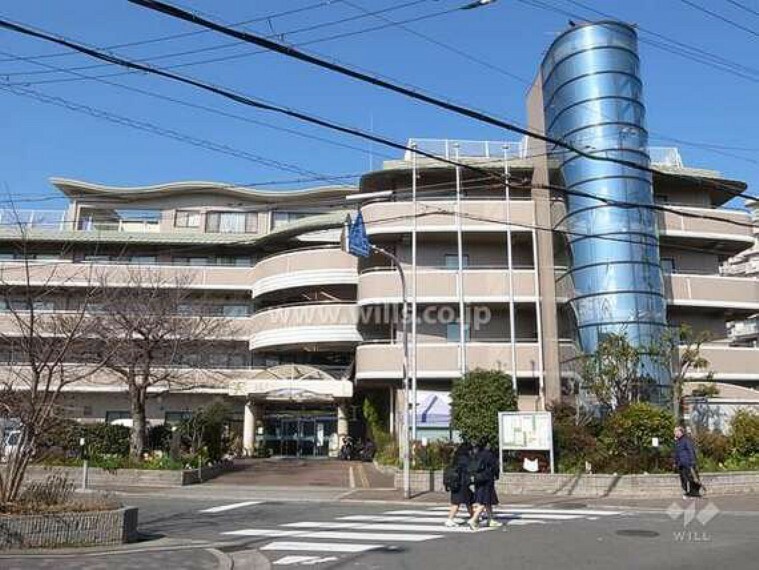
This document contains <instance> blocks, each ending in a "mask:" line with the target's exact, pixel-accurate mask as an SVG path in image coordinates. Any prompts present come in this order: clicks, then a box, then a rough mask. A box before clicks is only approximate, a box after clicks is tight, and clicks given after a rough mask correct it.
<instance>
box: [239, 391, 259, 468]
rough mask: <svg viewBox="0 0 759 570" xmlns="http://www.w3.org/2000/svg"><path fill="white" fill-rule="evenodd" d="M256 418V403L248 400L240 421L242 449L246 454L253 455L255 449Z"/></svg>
mask: <svg viewBox="0 0 759 570" xmlns="http://www.w3.org/2000/svg"><path fill="white" fill-rule="evenodd" d="M256 419H257V418H256V405H255V403H254V402H252V401H250V400H249V401H247V402H245V411H244V415H243V423H242V450H243V454H244V455H247V456H251V455H253V453H254V452H255V450H256Z"/></svg>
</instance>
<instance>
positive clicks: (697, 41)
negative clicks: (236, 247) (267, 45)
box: [0, 0, 759, 208]
mask: <svg viewBox="0 0 759 570" xmlns="http://www.w3.org/2000/svg"><path fill="white" fill-rule="evenodd" d="M466 1H467V0H464V1H456V0H419V1H417V2H415V3H413V5H410V6H406V7H405V8H402V9H397V10H392V11H387V12H385V13H384V14H383V16H384V17H386V18H391V19H394V20H399V21H405V20H409V19H413V18H421V17H425V16H429V17H426V18H425V19H422V20H419V21H417V22H415V23H409V24H406V25H407V26H408V27H409V28H412V29H414V30H417V31H419V32H422V33H424V34H425V35H428V36H430V37H432V38H434V39H435V40H437V41H439V42H443V43H445V44H447V45H449V46H453V47H455V48H457V49H459V50H463V51H465V52H467V53H469V54H472V55H473V56H475V57H476V58H478V59H481V60H483V61H485V62H487V63H489V64H491V65H492V66H496V67H497V68H499V69H500V70H494V69H492V68H488V67H485V66H483V65H481V64H478V63H474V62H472V61H469V60H467V59H464V58H463V57H461V56H459V55H456V54H453V53H450V52H448V51H445V50H443V49H442V48H441V47H439V46H437V45H434V44H431V43H429V42H427V41H425V40H423V39H420V38H419V37H417V36H414V35H412V34H411V33H408V32H407V31H405V30H403V29H400V28H398V27H388V28H385V29H381V30H376V31H373V32H368V33H362V34H357V35H353V36H351V37H343V38H340V39H335V40H332V41H325V42H318V43H313V44H312V45H310V46H308V47H307V49H309V50H312V51H314V52H316V53H318V54H320V55H325V56H329V57H332V58H335V59H337V60H339V61H340V62H343V63H346V64H350V65H352V66H358V67H361V68H364V69H368V70H371V71H374V72H377V73H381V74H383V75H386V76H389V77H391V78H393V79H395V80H398V81H403V82H405V83H409V84H412V85H414V86H417V87H420V88H423V89H425V90H427V91H428V92H430V93H433V94H436V95H441V96H445V97H447V98H450V99H452V100H456V101H459V102H463V103H465V104H467V105H469V106H472V107H476V108H480V109H483V110H487V111H488V112H490V113H491V114H495V115H498V116H501V117H506V118H509V119H513V120H516V121H518V122H520V123H523V122H524V120H525V109H524V94H525V91H526V85H525V83H523V82H520V81H519V80H515V79H514V78H512V77H509V76H508V74H513V75H516V76H519V77H521V78H524V79H526V80H530V79H532V78H533V77H534V75H535V71H536V69H537V65H538V63H539V61H540V59H541V57H542V54H543V52H544V50H545V49H546V47H547V46H548V45H549V44H550V42H551V41H552V39H553V38H554V37H555V36H556V34H557V33H559V32H561V31H563V30H564V29H565V28H566V26H567V16H566V15H562V14H558V13H555V12H551V11H546V10H542V9H539V8H536V7H534V6H530V5H528V3H525V2H520V1H517V0H499V1H498V2H496V3H494V4H491V5H490V6H487V7H483V8H479V9H477V10H468V11H455V12H452V13H447V14H439V15H436V14H438V13H440V12H444V11H446V10H448V9H450V8H454V7H457V6H461V5H463V4H465V3H466ZM543 1H544V2H546V3H548V4H551V5H554V6H557V7H560V8H562V9H564V10H568V11H570V12H575V13H578V14H584V15H588V19H592V18H591V16H592V15H590V14H589V13H588V12H587V11H584V10H583V9H582V8H579V7H578V6H577V5H573V4H572V3H571V2H569V0H543ZM582 2H583V3H584V4H586V5H588V6H591V7H594V8H596V9H599V10H604V11H606V12H609V13H611V14H613V15H615V16H618V17H620V18H621V19H624V20H627V21H630V22H634V23H637V24H639V25H641V26H642V27H643V28H646V29H649V30H653V31H656V32H659V33H663V34H665V35H667V36H668V37H670V38H672V39H675V40H679V41H684V42H688V43H689V44H692V45H696V46H698V47H700V48H703V49H706V50H709V51H711V52H715V53H717V54H719V55H720V56H722V57H725V58H728V59H731V60H733V61H736V62H738V63H741V64H744V65H748V66H752V65H754V60H755V57H754V56H755V54H756V53H759V51H758V50H759V43H757V42H759V37H754V36H752V35H751V34H749V33H746V32H743V31H740V30H737V29H735V28H732V27H730V26H729V25H728V24H726V23H723V22H719V21H717V20H715V19H713V18H710V17H708V16H706V15H705V14H702V13H699V12H697V11H695V10H693V9H692V8H690V7H688V6H687V5H685V4H684V3H682V2H681V1H680V0H639V1H636V2H629V1H622V0H618V1H608V0H607V1H601V0H582ZM697 2H699V3H700V4H701V5H704V6H707V7H709V8H710V9H712V10H718V11H719V12H720V13H723V14H724V15H726V16H729V17H732V18H734V19H735V20H737V21H740V22H741V24H742V25H744V26H747V27H751V28H753V29H756V30H757V31H758V32H759V17H756V16H752V15H751V14H749V13H747V12H745V11H741V10H739V9H738V8H736V7H735V6H732V5H731V4H729V3H728V2H726V1H725V0H697ZM316 4H320V6H318V7H314V8H312V9H309V10H304V11H302V12H299V13H297V14H291V15H287V16H281V17H277V18H273V19H270V20H261V21H258V22H253V23H251V24H249V26H248V27H249V29H250V30H252V31H255V32H258V33H262V34H271V33H276V34H284V39H285V40H286V41H288V42H291V43H293V44H296V45H297V44H300V43H302V42H310V41H314V40H318V39H320V38H324V37H326V36H331V35H335V34H342V33H348V32H352V31H357V30H362V29H366V28H370V27H376V26H379V25H382V24H383V21H382V20H379V19H378V18H377V17H376V16H368V17H364V18H360V19H354V20H351V21H348V22H344V23H342V24H337V25H332V26H322V27H320V28H318V29H313V30H311V31H304V32H301V33H291V32H293V31H294V30H299V29H302V28H306V27H312V26H319V25H321V24H326V23H329V22H334V21H337V20H341V19H346V18H351V17H354V16H359V15H361V14H362V12H361V11H360V10H359V9H356V8H355V7H354V6H351V5H349V4H348V3H346V2H343V1H341V0H331V1H327V0H324V1H322V2H320V1H319V0H285V1H282V0H279V1H275V0H268V1H257V2H239V1H232V0H217V1H211V0H182V4H181V5H182V6H183V7H189V8H192V9H195V10H198V11H199V12H201V13H205V14H208V15H213V16H214V17H216V18H217V19H219V20H222V21H225V22H227V23H237V22H241V21H245V20H252V19H255V18H262V17H264V16H268V15H271V14H275V13H278V12H282V11H285V10H294V9H297V8H301V7H303V8H305V7H308V6H312V5H316ZM350 4H353V5H355V6H362V7H364V8H366V9H367V10H370V11H376V10H380V9H383V8H391V7H393V6H401V5H405V4H411V2H410V0H350ZM0 13H1V14H2V16H3V17H5V18H8V19H11V20H15V21H18V22H20V23H24V24H30V25H33V26H36V27H39V28H41V29H43V30H46V31H51V32H56V33H59V34H62V35H65V36H68V37H70V38H73V39H76V40H77V41H80V42H84V43H87V44H91V45H93V46H101V47H102V46H112V45H115V44H122V43H127V42H135V41H141V40H146V39H154V38H161V37H164V36H168V35H172V34H181V33H184V32H192V31H197V30H198V28H196V27H193V26H191V25H189V24H184V23H182V22H179V21H175V20H172V19H170V18H169V17H167V16H163V15H160V14H157V13H155V12H151V11H148V10H146V9H143V8H139V7H137V6H135V5H132V4H130V3H128V2H126V0H110V1H108V2H103V1H102V0H100V1H97V0H67V1H66V2H51V1H50V0H7V1H6V2H3V5H2V8H1V9H0ZM232 42H233V40H231V39H230V38H225V37H221V36H219V35H215V34H213V33H204V34H196V35H193V36H190V37H184V38H180V39H174V40H170V41H159V42H153V43H150V44H144V45H140V46H133V47H125V48H121V49H115V50H114V53H118V54H120V55H123V56H125V57H129V58H133V59H144V58H152V57H155V56H164V55H165V56H166V57H163V58H161V59H158V60H156V61H155V64H157V65H161V66H169V65H175V64H183V63H190V62H195V61H197V60H200V59H208V58H216V57H225V56H238V55H239V56H240V57H235V58H233V59H227V60H225V61H217V62H214V63H206V64H201V65H190V66H186V67H181V68H179V69H178V71H181V72H182V73H186V74H189V75H192V76H195V77H198V78H202V79H203V80H205V81H210V82H213V83H216V84H220V85H223V86H225V87H228V88H232V89H234V90H237V91H240V92H243V93H246V94H250V95H253V96H257V97H261V98H264V99H267V100H270V101H274V102H276V103H279V104H282V105H287V106H291V107H293V108H297V109H299V110H302V111H306V112H309V113H312V114H316V115H319V116H322V117H326V118H330V119H333V120H336V121H338V122H340V123H343V124H346V125H352V126H358V127H361V128H364V129H367V130H368V129H373V130H374V131H375V132H376V133H378V134H382V135H383V136H386V137H388V138H392V139H395V140H398V141H405V140H406V139H408V138H409V137H420V138H459V139H474V140H484V139H489V140H516V139H517V138H518V137H516V136H515V135H512V134H510V133H508V132H504V131H501V130H499V129H495V128H491V127H488V126H486V125H483V124H480V123H477V122H474V121H472V120H469V119H466V118H463V117H458V116H456V115H453V114H450V113H447V112H445V111H442V110H439V109H435V108H432V107H429V106H427V105H423V104H421V103H416V102H414V101H410V100H408V99H406V98H404V97H402V96H400V95H394V94H390V93H385V92H382V91H380V90H378V89H376V88H373V87H371V86H368V85H364V84H359V83H357V82H355V81H352V80H350V79H348V78H345V77H340V76H336V75H334V74H330V73H329V72H326V71H324V70H319V69H315V68H312V67H308V66H307V65H306V64H302V63H299V62H296V61H293V60H289V59H286V58H284V57H282V56H278V55H274V54H269V53H264V54H260V53H259V54H252V52H255V51H258V50H257V48H255V47H254V46H250V45H246V44H241V45H236V46H232V47H227V48H223V49H214V50H209V51H205V52H202V53H194V54H185V55H176V54H177V53H178V52H186V51H190V50H198V49H203V48H212V47H214V46H218V45H220V44H228V43H232ZM63 51H65V50H63V49H62V48H58V47H55V46H52V45H49V44H46V43H44V42H40V41H36V40H32V39H28V38H24V37H21V36H19V35H17V34H15V33H12V32H8V31H0V60H2V61H0V87H1V86H2V85H4V84H15V85H19V84H20V85H21V86H22V88H23V89H26V90H29V89H31V90H34V91H35V92H37V93H40V94H42V95H43V96H45V97H56V98H63V99H65V100H68V101H71V102H74V103H76V104H78V105H86V106H89V107H93V108H97V109H98V110H102V111H107V112H110V113H115V114H118V115H120V116H123V117H127V118H128V119H130V120H135V121H141V122H144V123H150V124H152V125H154V126H155V127H158V128H161V129H170V130H172V131H174V132H176V133H180V135H190V136H192V137H195V138H197V139H202V140H203V141H210V142H212V143H214V144H215V145H219V146H221V145H224V146H226V147H229V149H232V152H236V153H240V152H242V153H243V154H244V155H245V156H247V159H243V158H240V157H239V156H229V155H227V154H221V153H218V152H213V151H211V150H209V149H206V148H198V147H196V146H192V145H189V144H187V143H185V142H180V141H177V140H173V139H167V138H164V137H161V136H158V135H156V134H154V133H148V132H143V131H138V130H134V129H132V128H130V127H127V126H124V125H121V124H113V123H111V122H106V121H104V120H102V119H98V118H94V117H91V116H88V115H84V114H81V113H78V112H74V111H71V110H69V109H66V108H62V107H60V106H53V105H50V104H46V103H42V102H39V101H38V100H35V99H31V98H28V97H20V96H18V95H15V94H11V93H9V92H7V91H6V90H3V89H0V109H2V135H3V136H2V138H1V139H0V184H2V188H0V191H1V192H2V194H3V198H2V200H3V201H7V199H8V194H9V193H10V195H11V196H13V197H14V199H16V200H18V201H20V202H23V201H24V200H28V201H29V200H30V202H29V205H28V206H27V207H32V206H33V207H38V208H56V207H59V206H60V205H61V204H62V202H61V201H58V200H51V201H46V200H45V198H46V197H49V196H54V195H55V194H56V193H55V191H54V189H53V188H52V187H51V186H50V184H49V182H48V178H49V177H50V176H64V177H71V178H80V179H83V180H88V181H92V182H98V183H104V184H113V185H141V184H154V183H162V182H168V181H173V180H214V181H222V182H230V183H251V182H264V181H275V180H280V181H282V180H291V179H298V178H303V177H304V176H312V175H313V174H307V173H306V174H304V173H303V171H307V172H311V173H319V174H329V175H335V176H338V175H346V174H353V173H360V172H363V171H366V170H367V169H368V168H369V167H370V166H371V165H373V166H374V167H378V166H379V163H380V161H381V160H382V159H383V157H384V156H387V155H390V156H398V155H399V153H398V152H396V151H393V150H391V149H382V148H379V147H375V148H374V154H373V157H372V156H371V154H370V152H369V147H368V144H367V143H366V142H365V141H362V140H357V139H351V138H348V137H345V136H339V135H336V134H333V133H330V132H327V131H324V130H322V129H318V128H314V127H310V126H306V125H303V124H300V123H297V122H295V121H292V120H288V119H284V118H280V117H277V116H274V115H272V114H269V113H266V112H263V111H257V110H254V109H250V108H246V107H243V106H240V105H236V104H233V103H231V102H225V101H224V100H222V99H220V98H218V97H216V96H213V95H211V94H204V93H201V92H198V91H197V90H194V89H193V88H190V87H186V86H181V85H176V84H172V83H171V82H169V81H167V80H162V79H160V78H155V77H145V76H142V75H137V74H126V75H120V76H116V77H112V78H108V80H109V81H113V82H118V83H122V84H124V85H127V86H130V87H133V88H137V89H141V90H146V91H153V92H156V93H159V94H161V95H163V96H168V97H172V98H176V99H181V100H182V101H185V102H188V103H192V104H194V105H203V106H207V107H212V108H214V109H216V110H219V111H222V112H224V113H232V114H235V115H238V116H239V117H241V118H242V119H246V120H241V119H237V118H230V117H222V116H219V115H216V114H212V113H209V112H206V111H201V110H198V109H192V108H188V107H185V106H181V105H178V104H176V103H172V102H167V101H162V100H157V99H155V98H151V97H148V96H144V95H141V94H137V93H134V92H128V91H125V90H122V89H119V88H116V87H114V86H111V85H105V84H102V83H98V82H95V81H85V80H81V79H78V80H76V81H66V82H61V81H59V80H62V79H70V78H71V75H69V74H66V73H62V72H56V73H47V72H49V71H50V69H49V68H44V67H41V66H38V65H35V64H33V63H32V62H30V61H18V60H14V59H12V58H13V57H18V56H22V57H30V56H38V55H46V54H55V53H61V52H63ZM640 51H641V57H642V62H643V78H644V82H645V86H646V90H645V97H646V103H647V107H648V127H649V130H650V131H651V132H652V141H651V144H652V145H659V146H673V145H674V146H679V147H680V151H681V153H682V155H683V157H684V160H685V162H686V164H688V165H692V166H700V167H705V168H712V169H716V170H720V171H722V172H723V173H724V174H725V175H726V176H728V177H731V178H737V179H742V180H745V181H747V182H748V183H749V185H750V192H752V193H756V192H755V188H756V187H757V185H759V140H758V137H757V132H758V129H759V113H757V112H756V101H757V100H759V81H749V80H746V79H743V78H739V77H736V76H734V75H730V74H728V73H725V72H722V71H718V70H715V69H713V68H711V67H706V66H704V65H701V64H699V63H696V62H693V61H689V60H686V59H683V58H681V57H678V56H676V55H673V54H670V53H666V52H664V51H661V50H659V49H657V48H656V47H654V46H652V45H650V44H648V43H642V44H641V50H640ZM38 61H39V62H44V63H45V64H46V65H49V66H56V67H59V68H64V67H65V68H71V67H81V66H90V65H96V64H97V63H98V62H96V61H93V60H91V59H88V58H87V57H86V56H80V55H67V56H62V57H54V58H47V59H42V60H38ZM32 71H33V72H36V73H35V74H32V75H19V74H20V73H26V72H32ZM120 71H122V70H121V69H118V68H113V67H109V66H105V67H98V68H94V69H87V70H80V71H79V73H84V74H89V75H102V74H106V73H107V74H111V73H118V72H120ZM504 71H505V73H504ZM39 72H46V73H39ZM757 77H759V75H757ZM250 120H253V121H259V122H265V123H267V124H269V125H272V126H275V127H284V128H288V129H294V130H296V131H298V132H300V133H304V134H307V135H315V136H319V137H324V138H327V139H330V140H332V141H335V142H338V143H340V144H347V145H351V146H354V147H357V149H348V148H343V147H338V146H333V145H329V144H326V143H324V142H322V141H314V140H310V139H306V138H302V137H299V136H296V135H293V134H292V133H285V132H281V131H277V130H273V129H270V128H266V127H264V126H262V125H260V124H255V123H252V122H248V121H250ZM663 137H674V138H678V139H682V140H683V141H687V142H689V143H697V144H698V145H702V144H704V143H705V144H708V145H719V146H721V147H730V148H717V149H716V150H707V149H704V148H699V147H696V146H689V145H686V144H682V143H681V144H675V143H672V142H671V141H669V140H665V139H664V138H663ZM253 155H255V156H260V157H265V158H268V159H272V160H277V161H281V162H284V163H288V164H291V165H294V166H295V167H296V169H295V171H292V170H291V171H283V170H279V169H277V168H273V167H271V166H264V165H261V164H258V163H256V162H255V161H254V160H252V158H253ZM383 155H384V156H383ZM40 198H43V200H42V201H39V199H40Z"/></svg>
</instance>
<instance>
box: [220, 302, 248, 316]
mask: <svg viewBox="0 0 759 570" xmlns="http://www.w3.org/2000/svg"><path fill="white" fill-rule="evenodd" d="M221 314H222V315H224V316H225V317H247V316H248V305H224V306H223V307H222V310H221Z"/></svg>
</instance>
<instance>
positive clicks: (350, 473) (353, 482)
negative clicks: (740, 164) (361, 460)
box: [348, 465, 356, 489]
mask: <svg viewBox="0 0 759 570" xmlns="http://www.w3.org/2000/svg"><path fill="white" fill-rule="evenodd" d="M348 486H349V487H350V488H351V489H355V488H356V475H355V474H354V473H353V465H351V466H350V467H348Z"/></svg>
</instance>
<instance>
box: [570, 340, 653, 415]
mask: <svg viewBox="0 0 759 570" xmlns="http://www.w3.org/2000/svg"><path fill="white" fill-rule="evenodd" d="M648 352H649V349H648V348H645V349H644V348H639V347H637V346H633V345H632V344H631V343H630V341H629V340H628V338H627V335H626V334H624V333H618V334H616V333H615V334H608V335H606V336H605V337H604V338H603V340H601V342H599V343H598V346H597V347H596V351H595V352H594V353H593V354H589V355H587V356H584V357H583V358H582V360H581V363H580V378H581V385H582V388H584V389H585V390H587V391H588V392H589V393H590V394H591V395H592V396H593V397H594V398H595V399H596V401H597V402H598V403H599V404H601V405H602V406H605V407H608V408H611V409H612V410H615V409H617V408H619V407H623V406H626V405H627V404H630V403H632V402H637V401H639V400H640V399H641V398H643V397H644V396H645V395H646V394H647V392H648V390H649V389H650V387H651V383H652V381H651V379H650V378H648V377H646V375H645V374H644V373H643V364H644V359H645V358H646V356H647V354H648Z"/></svg>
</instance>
